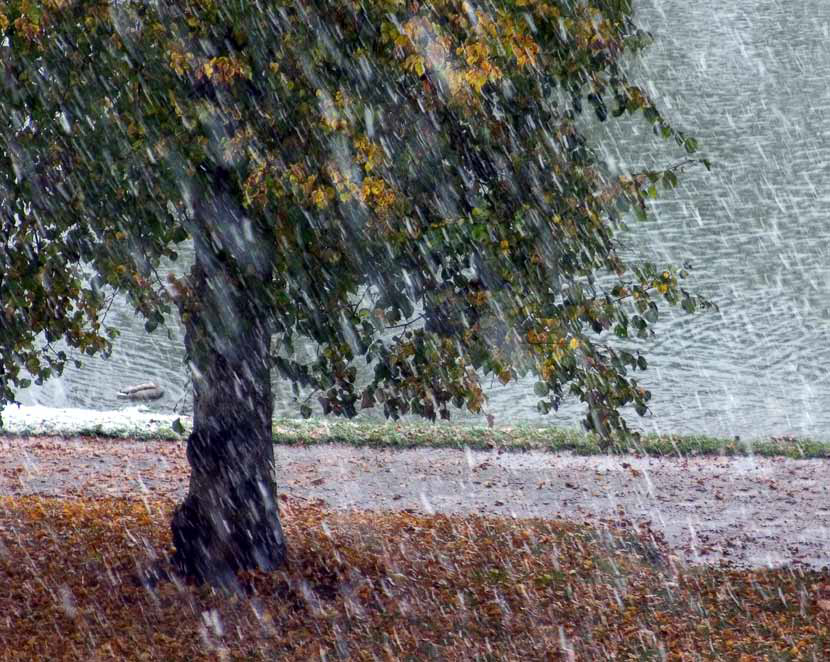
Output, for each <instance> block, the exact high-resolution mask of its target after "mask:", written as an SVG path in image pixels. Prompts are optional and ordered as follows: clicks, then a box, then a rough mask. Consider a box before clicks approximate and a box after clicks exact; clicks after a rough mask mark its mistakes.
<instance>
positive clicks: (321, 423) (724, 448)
mask: <svg viewBox="0 0 830 662" xmlns="http://www.w3.org/2000/svg"><path fill="white" fill-rule="evenodd" d="M274 441H275V442H276V443H278V444H285V445H308V444H325V443H340V444H348V445H353V446H369V447H377V448H419V447H426V448H464V447H465V446H466V447H469V448H471V449H474V450H486V449H495V448H497V449H500V450H505V451H527V450H538V451H547V452H554V453H555V452H562V451H570V452H573V453H577V454H580V455H598V454H603V453H614V454H622V453H638V454H641V455H653V456H689V455H752V454H755V455H763V456H768V457H781V456H783V457H791V458H830V442H824V441H815V440H811V439H794V438H773V439H767V440H739V439H722V438H717V437H708V436H702V435H644V436H643V437H642V438H641V439H640V441H639V442H636V443H635V442H627V443H619V442H618V443H614V444H612V445H610V446H606V445H603V444H602V443H601V440H600V438H599V437H598V436H596V435H594V434H591V433H587V432H582V431H579V430H573V429H568V428H557V427H543V426H538V425H529V424H520V425H516V426H512V427H493V428H489V427H485V426H473V425H457V424H438V425H432V424H429V423H411V422H406V423H376V422H353V421H339V420H332V421H329V420H324V419H309V420H301V419H278V420H276V421H275V422H274Z"/></svg>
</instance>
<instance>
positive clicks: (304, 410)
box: [300, 405, 311, 418]
mask: <svg viewBox="0 0 830 662" xmlns="http://www.w3.org/2000/svg"><path fill="white" fill-rule="evenodd" d="M300 416H302V417H303V418H311V407H309V406H308V405H300Z"/></svg>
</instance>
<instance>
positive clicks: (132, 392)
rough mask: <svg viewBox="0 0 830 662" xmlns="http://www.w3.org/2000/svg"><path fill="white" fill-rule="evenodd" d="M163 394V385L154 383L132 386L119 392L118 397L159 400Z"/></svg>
mask: <svg viewBox="0 0 830 662" xmlns="http://www.w3.org/2000/svg"><path fill="white" fill-rule="evenodd" d="M163 395H164V391H163V390H162V388H161V386H159V385H158V384H153V383H147V384H138V385H136V386H130V387H129V388H125V389H124V390H123V391H119V392H118V397H119V398H121V399H123V400H158V399H159V398H160V397H162V396H163Z"/></svg>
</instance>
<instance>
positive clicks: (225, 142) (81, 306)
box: [0, 0, 708, 580]
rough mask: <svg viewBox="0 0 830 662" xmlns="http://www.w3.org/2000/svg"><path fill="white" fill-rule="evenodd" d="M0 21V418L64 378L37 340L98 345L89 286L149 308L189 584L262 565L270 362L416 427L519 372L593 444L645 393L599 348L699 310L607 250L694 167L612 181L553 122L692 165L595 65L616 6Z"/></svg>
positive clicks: (644, 98)
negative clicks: (188, 251) (172, 357)
mask: <svg viewBox="0 0 830 662" xmlns="http://www.w3.org/2000/svg"><path fill="white" fill-rule="evenodd" d="M0 31H2V33H3V38H2V42H0V43H1V44H2V45H0V52H1V53H2V63H3V72H2V73H3V81H2V85H3V91H2V98H0V129H2V136H3V142H2V154H0V164H2V165H0V187H2V195H0V223H2V227H0V266H1V267H2V268H0V297H2V298H0V305H1V306H2V309H0V319H2V321H3V324H2V325H0V349H2V354H0V405H2V404H3V403H6V402H11V401H13V398H14V391H15V389H16V388H19V387H21V386H25V385H26V383H27V379H29V377H30V376H31V377H34V378H35V379H36V380H38V381H40V380H43V379H46V378H48V377H49V376H50V375H52V374H55V373H58V374H59V373H60V372H61V371H62V370H63V367H64V365H65V363H66V361H67V360H69V356H68V355H67V353H66V351H65V350H64V349H58V348H57V347H56V346H55V343H56V342H57V341H59V340H62V341H63V343H64V345H66V346H68V347H70V348H74V349H75V351H76V355H77V353H78V352H81V353H85V354H90V355H91V354H94V353H96V352H107V351H109V349H110V347H111V341H112V340H113V339H114V338H115V336H117V330H116V329H111V328H107V326H106V323H105V319H104V317H105V312H106V308H107V304H108V300H109V298H110V297H112V296H114V295H115V294H116V293H119V294H121V295H124V296H126V297H127V298H128V300H129V301H130V302H131V303H132V304H133V305H134V306H135V309H136V311H137V312H138V313H140V314H141V315H143V316H144V317H145V318H146V328H147V331H148V332H152V331H153V330H154V329H155V328H156V327H158V326H159V325H160V324H162V323H163V322H164V320H165V318H166V316H168V315H169V314H171V313H172V312H173V311H174V309H175V311H177V312H178V314H179V315H180V316H181V320H182V321H183V323H184V326H185V329H186V336H185V338H186V340H185V345H186V356H187V361H188V363H189V366H190V369H191V371H192V374H193V384H194V387H193V395H194V427H193V432H192V434H191V435H190V437H189V439H188V445H187V456H188V459H189V461H190V464H191V469H192V475H191V482H190V490H189V494H188V496H187V498H186V500H185V501H184V503H183V504H181V505H180V506H179V508H178V509H177V511H176V514H175V516H174V519H173V522H172V529H173V537H174V542H175V545H176V550H177V559H178V561H179V563H180V564H181V566H182V567H183V568H184V569H185V570H186V571H187V572H188V573H190V574H192V575H195V576H196V577H199V578H202V579H209V580H217V579H221V578H222V577H225V576H227V575H228V574H229V573H232V572H233V571H235V570H237V569H240V568H251V567H258V568H266V569H267V568H274V567H276V566H278V565H279V564H280V563H281V562H282V560H283V556H284V540H283V536H282V531H281V529H280V525H279V518H278V512H277V511H278V509H277V502H276V498H275V495H276V486H275V484H274V476H273V462H274V455H273V447H272V442H271V439H272V436H271V418H272V401H271V392H270V381H269V376H270V372H271V369H272V368H276V369H277V370H278V371H279V373H280V374H281V375H282V376H284V377H286V378H288V379H290V380H292V381H293V382H294V383H295V385H297V387H298V388H300V387H302V388H305V389H306V392H313V393H315V394H319V402H320V404H321V405H322V407H323V410H324V412H325V413H333V414H335V415H345V416H353V415H354V414H355V413H356V412H357V411H358V409H359V408H366V407H372V406H382V407H383V410H384V413H385V414H386V415H387V416H391V417H398V416H399V415H401V414H404V413H409V412H411V413H415V414H419V415H421V416H425V417H427V418H429V419H432V420H434V419H436V418H437V417H439V416H440V417H442V418H449V416H450V407H451V406H454V407H466V408H467V409H469V410H470V411H473V412H478V411H481V409H482V406H483V403H484V399H485V398H484V395H483V393H482V389H481V387H480V385H479V379H480V377H481V376H482V375H489V374H493V375H495V376H496V377H497V378H498V379H499V380H500V381H502V382H503V383H507V382H509V381H511V380H514V379H517V378H518V377H520V376H523V375H526V374H528V373H530V372H532V373H535V374H537V375H538V382H537V384H536V387H535V392H536V394H537V395H538V396H539V397H540V401H539V407H540V409H541V410H542V411H545V412H547V411H549V410H550V409H551V408H553V409H555V408H556V407H557V406H558V405H559V402H560V399H561V398H562V397H564V396H565V395H566V394H567V393H570V394H572V395H574V396H576V397H579V398H580V399H581V400H583V401H584V402H585V403H586V405H587V409H588V415H587V417H586V425H587V426H588V427H589V428H591V429H594V430H596V431H597V432H599V433H601V434H603V435H608V434H611V433H612V432H614V431H622V432H625V431H626V430H627V428H626V425H625V422H624V420H623V419H622V417H621V415H620V413H619V410H620V408H621V407H623V406H624V405H628V404H633V406H634V408H635V409H636V410H637V411H638V412H639V413H641V414H642V413H643V412H645V411H646V408H647V404H646V403H647V401H648V399H649V393H648V391H646V390H645V389H643V388H642V387H640V386H639V384H638V382H637V380H636V378H635V377H633V376H631V374H630V371H634V370H637V369H644V368H645V367H646V363H645V359H644V358H643V357H642V356H640V355H639V353H637V352H629V351H623V350H622V349H619V346H615V344H614V343H613V342H609V338H610V339H612V340H613V338H615V337H620V338H627V337H629V336H630V335H632V336H639V337H644V336H646V335H648V334H650V333H651V332H652V326H653V324H654V322H655V321H656V319H657V314H658V308H657V302H658V301H659V300H661V299H662V300H664V301H666V302H668V303H669V304H681V305H682V306H683V307H684V308H686V309H687V310H689V311H692V310H695V309H697V308H700V307H702V306H706V305H708V304H707V303H706V302H705V301H703V300H702V299H700V298H698V297H696V296H694V295H692V294H690V293H689V292H687V291H686V290H685V289H683V288H681V287H680V284H679V281H680V280H681V279H682V278H684V277H685V276H686V273H685V271H683V270H677V269H674V268H672V267H666V268H663V269H658V268H656V267H655V266H654V265H651V264H648V263H646V264H639V265H629V264H626V263H625V262H624V261H623V260H622V259H621V257H620V255H619V254H618V250H617V245H618V242H617V236H618V233H619V231H620V230H621V229H622V228H624V224H623V215H624V212H625V210H626V209H633V210H634V212H635V213H637V214H639V215H644V214H645V211H646V199H647V198H648V197H652V196H654V195H655V194H656V191H655V185H656V184H657V183H662V184H663V185H665V186H667V187H672V186H674V185H675V184H676V182H677V178H676V173H677V172H678V171H679V170H681V169H682V168H683V167H685V166H686V165H687V164H689V163H691V162H693V161H694V159H691V158H687V159H685V160H683V161H680V162H679V163H678V164H676V165H675V166H672V167H669V168H667V169H666V170H663V171H647V172H646V171H644V172H640V173H628V174H626V175H624V176H611V175H610V174H609V173H607V172H606V169H605V168H604V166H603V164H602V163H601V162H600V161H599V160H598V158H597V156H596V154H595V152H594V151H593V150H592V148H591V146H590V145H589V144H588V142H587V140H586V138H585V136H584V132H583V131H582V130H581V129H580V124H579V122H578V116H579V115H580V113H581V112H582V111H583V107H586V108H587V110H589V111H591V113H592V114H593V115H594V116H595V117H596V121H608V119H609V115H610V116H613V117H618V116H620V115H623V114H626V113H627V114H633V113H637V112H641V113H642V116H643V117H644V119H645V121H646V122H648V123H650V124H651V125H652V126H653V128H654V131H655V132H657V133H658V134H660V135H662V136H663V137H664V138H666V139H668V140H673V141H676V143H677V144H678V145H679V146H680V148H681V149H682V150H684V151H685V152H687V153H688V154H692V153H694V152H695V151H696V149H697V146H696V144H695V142H694V140H693V139H692V138H689V137H687V136H686V135H684V134H683V133H681V132H680V131H678V130H676V129H674V128H673V127H672V126H670V125H669V123H668V122H667V121H666V120H665V119H664V117H663V116H662V115H661V114H660V112H659V111H658V109H657V108H656V107H655V105H654V103H652V101H651V100H650V98H649V96H648V95H647V94H646V93H645V92H644V91H643V90H642V89H640V88H639V87H637V86H636V85H635V84H634V83H633V82H632V81H631V80H630V79H629V77H628V75H627V73H626V71H625V70H624V67H623V60H624V56H626V54H629V53H636V52H637V51H638V50H640V49H641V48H642V47H644V46H645V45H646V44H647V42H648V36H647V35H646V34H644V33H642V32H641V31H639V30H638V29H637V28H636V26H635V25H634V23H633V21H632V8H631V2H630V0H597V1H596V2H594V3H593V4H591V5H589V4H585V3H583V2H577V1H570V0H548V1H543V0H499V1H498V2H488V3H482V4H480V5H478V4H476V3H473V2H470V1H469V0H462V1H457V0H433V1H432V2H404V1H403V0H362V1H361V2H358V1H356V0H354V1H353V0H337V1H333V0H331V1H326V0H291V1H288V0H274V1H270V2H260V3H225V2H219V1H218V0H184V1H182V0H176V1H175V2H173V1H172V0H157V1H156V2H152V3H147V2H143V1H141V2H140V1H133V0H112V1H106V0H96V1H94V2H92V1H89V2H84V1H80V0H77V1H73V0H43V2H39V3H38V2H33V1H31V0H6V1H5V2H0ZM188 240H191V241H192V242H193V246H194V248H195V256H196V257H195V263H194V264H193V266H192V268H191V269H190V271H189V273H188V274H187V276H186V277H185V278H182V279H175V278H174V279H170V281H169V282H163V281H162V279H161V278H160V277H159V276H158V273H157V267H158V265H159V264H160V261H161V260H163V259H170V260H174V259H176V257H177V255H176V247H177V245H179V244H181V243H182V242H185V241H188ZM390 328H391V329H394V330H395V333H394V335H393V336H392V337H390V336H389V334H388V333H387V331H388V330H389V329H390ZM306 340H310V341H313V342H314V343H315V345H316V346H317V347H318V349H319V352H318V354H317V356H316V358H315V359H314V360H312V361H307V360H303V359H301V358H299V356H298V354H297V353H296V352H294V348H295V345H296V343H298V342H304V341H306ZM358 361H365V362H366V363H367V364H368V365H369V366H371V367H373V369H374V374H373V378H372V379H371V380H370V381H369V383H366V384H360V383H357V380H356V370H355V363H356V362H358ZM27 373H28V374H27ZM301 411H302V413H303V415H310V413H311V410H310V408H309V407H308V405H307V404H303V405H302V407H301Z"/></svg>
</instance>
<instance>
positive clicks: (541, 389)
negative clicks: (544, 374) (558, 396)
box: [533, 382, 550, 398]
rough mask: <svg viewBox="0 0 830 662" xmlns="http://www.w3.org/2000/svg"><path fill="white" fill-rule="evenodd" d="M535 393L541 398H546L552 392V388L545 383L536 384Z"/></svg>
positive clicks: (534, 386)
mask: <svg viewBox="0 0 830 662" xmlns="http://www.w3.org/2000/svg"><path fill="white" fill-rule="evenodd" d="M533 392H534V393H535V394H536V395H538V396H539V397H540V398H544V397H545V396H546V395H547V394H548V393H549V392H550V387H549V386H548V385H547V384H546V383H545V382H536V383H535V384H534V385H533Z"/></svg>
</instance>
